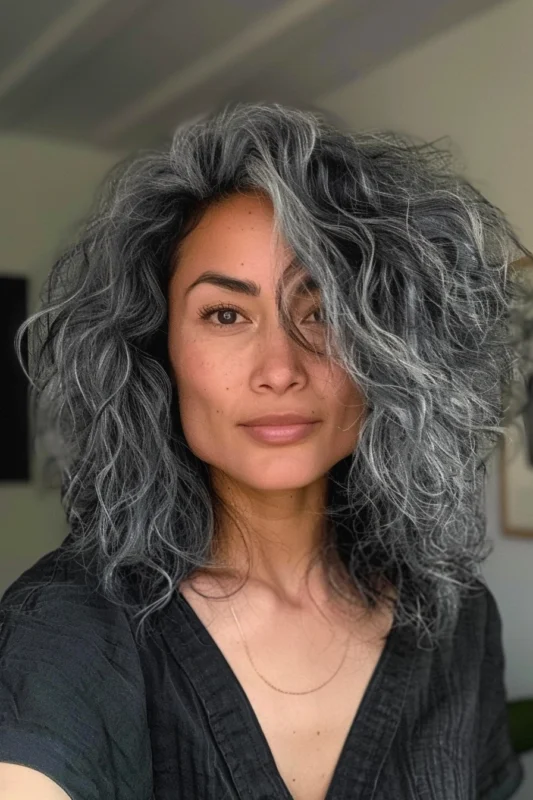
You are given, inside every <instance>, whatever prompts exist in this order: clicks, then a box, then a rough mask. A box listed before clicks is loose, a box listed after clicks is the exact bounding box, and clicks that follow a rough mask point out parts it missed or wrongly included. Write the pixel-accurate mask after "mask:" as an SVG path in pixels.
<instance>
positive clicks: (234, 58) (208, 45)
mask: <svg viewBox="0 0 533 800" xmlns="http://www.w3.org/2000/svg"><path fill="white" fill-rule="evenodd" d="M499 2H503V0H0V130H3V131H11V132H13V131H22V132H25V133H35V134H41V135H45V136H54V137H59V138H62V139H68V140H74V141H78V142H83V143H86V144H93V145H96V146H99V147H103V148H106V149H110V150H117V151H123V150H129V149H131V148H136V147H145V146H147V147H150V146H156V145H157V144H159V143H161V142H162V141H164V140H165V139H166V138H167V137H168V136H169V135H170V134H171V133H172V131H173V129H174V128H175V127H176V126H177V125H179V123H180V122H184V121H185V120H187V119H189V118H191V117H195V116H197V115H200V114H203V113H206V112H208V111H211V110H213V109H214V108H216V107H218V106H220V105H222V104H223V103H225V102H228V101H230V100H262V101H278V102H281V103H284V102H285V103H293V104H295V105H299V106H300V107H305V106H308V107H312V106H313V103H314V101H315V99H316V98H317V97H319V96H320V95H323V94H325V93H326V92H328V91H330V90H331V91H332V90H333V89H336V88H337V87H339V86H341V85H342V84H343V83H346V82H347V81H349V80H353V79H355V78H357V77H358V76H360V75H362V74H364V73H366V72H368V71H369V70H371V69H372V68H374V67H376V66H378V65H379V64H382V63H384V62H386V61H388V60H389V59H390V58H392V57H393V56H394V55H396V54H397V53H399V52H401V51H402V50H405V49H409V48H411V47H413V45H415V44H417V43H419V42H422V41H424V40H425V39H427V38H428V37H430V36H432V35H434V34H436V33H439V32H440V31H444V30H446V29H447V28H449V27H451V26H452V25H455V24H457V23H458V22H460V21H462V20H464V19H466V18H468V17H470V16H472V15H473V14H475V13H479V12H482V11H483V10H485V9H488V8H489V7H491V6H494V5H496V4H497V3H499Z"/></svg>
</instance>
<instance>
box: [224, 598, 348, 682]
mask: <svg viewBox="0 0 533 800" xmlns="http://www.w3.org/2000/svg"><path fill="white" fill-rule="evenodd" d="M229 605H230V608H231V613H232V614H233V618H234V620H235V622H236V623H237V627H238V629H239V633H240V635H241V639H242V641H243V644H244V649H245V650H246V654H247V656H248V658H249V660H250V664H251V665H252V667H253V669H254V671H255V672H256V673H257V674H258V675H259V677H260V678H261V680H263V681H264V682H265V683H267V684H268V685H269V686H270V687H271V688H272V689H275V690H276V692H281V693H282V694H311V693H312V692H317V691H318V690H319V689H321V688H322V687H323V686H325V685H326V684H327V683H330V681H332V680H333V678H334V677H335V675H336V674H337V673H338V672H339V670H340V668H341V667H342V665H343V664H344V662H345V660H346V655H347V653H348V644H349V642H350V639H351V636H348V637H347V639H346V650H345V651H344V656H343V658H342V661H341V663H340V664H339V666H338V667H337V669H336V670H335V672H334V673H333V675H332V676H331V678H328V679H327V681H324V683H321V684H320V686H317V687H316V689H308V690H307V691H305V692H287V691H286V690H285V689H278V687H277V686H274V684H273V683H270V681H268V680H267V679H266V678H265V677H264V675H261V673H260V672H259V671H258V670H257V669H256V666H255V664H254V662H253V660H252V656H251V655H250V651H249V650H248V645H247V644H246V639H245V638H244V634H243V632H242V628H241V626H240V623H239V620H238V619H237V615H236V614H235V610H234V608H233V606H232V605H231V603H230V604H229Z"/></svg>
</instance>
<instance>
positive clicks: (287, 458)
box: [168, 194, 364, 491]
mask: <svg viewBox="0 0 533 800" xmlns="http://www.w3.org/2000/svg"><path fill="white" fill-rule="evenodd" d="M272 226H273V209H272V205H271V201H270V200H269V199H268V198H267V197H264V196H262V195H261V196H257V195H241V194H235V195H232V196H231V198H228V199H225V200H223V201H219V202H217V203H215V204H213V205H211V206H210V207H209V208H208V210H207V211H206V213H205V214H204V216H203V217H202V220H201V222H200V223H199V224H198V225H197V227H195V228H194V230H193V231H192V232H191V233H190V234H188V236H187V237H186V238H185V239H184V240H182V242H181V245H180V258H179V264H178V266H177V269H176V271H175V273H174V276H173V278H172V280H171V282H170V284H169V339H168V347H169V357H170V361H171V365H172V368H173V371H174V376H175V380H176V386H177V390H178V400H179V410H180V416H181V423H182V426H183V431H184V434H185V438H186V440H187V443H188V445H189V447H190V448H191V450H192V451H193V452H194V453H195V454H196V455H197V456H198V457H199V458H201V459H202V460H203V461H205V462H207V463H208V464H210V465H211V467H212V468H214V469H215V470H220V471H221V472H222V473H224V474H225V476H227V477H229V478H230V479H231V480H232V481H235V482H238V483H239V484H242V485H244V486H247V487H250V488H253V489H254V490H257V491H269V490H280V489H295V488H300V487H306V486H309V485H310V484H312V483H313V482H315V481H317V480H318V479H320V478H323V476H324V475H325V474H326V473H327V472H328V471H329V470H330V469H331V467H332V466H333V465H334V464H336V463H337V462H338V461H340V460H341V459H342V458H344V457H345V456H347V455H349V454H350V453H351V452H352V451H353V450H354V448H355V446H356V443H357V439H358V435H359V428H360V425H361V422H362V420H363V414H364V398H363V396H362V394H361V393H360V391H358V389H357V387H356V386H355V385H354V384H353V383H351V381H350V380H349V379H348V376H347V374H346V373H345V372H344V371H343V370H341V369H340V368H339V367H337V366H335V365H332V364H331V363H328V362H327V360H326V358H325V357H320V356H317V355H315V354H313V353H309V352H306V351H305V350H303V349H302V348H301V347H298V345H297V344H296V343H295V342H294V341H293V340H291V339H290V337H289V336H288V335H287V334H286V332H285V331H284V330H283V328H282V327H281V325H280V322H279V318H278V312H277V308H276V282H277V280H278V278H279V277H280V275H281V272H282V271H283V269H284V268H285V267H286V266H287V265H288V264H289V262H290V260H291V254H290V253H288V252H287V249H281V248H280V249H278V251H277V252H272V253H271V237H272ZM206 271H210V272H218V273H222V274H224V275H226V276H230V277H232V278H236V279H240V280H242V281H253V282H254V283H255V284H258V286H259V287H260V293H259V294H258V295H257V296H251V295H249V294H243V293H240V292H236V291H231V290H230V289H227V288H222V287H220V286H216V285H213V284H210V283H207V282H201V283H198V284H197V285H196V286H194V287H193V288H192V289H191V288H190V287H191V284H193V283H194V282H195V281H197V280H198V278H199V277H200V276H201V275H202V273H204V272H206ZM188 290H189V291H188ZM227 304H230V306H233V307H236V308H237V309H238V310H235V308H234V309H231V308H230V309H227V308H226V310H224V308H223V307H224V306H227ZM317 304H319V297H318V295H315V297H314V298H313V297H311V296H309V295H307V296H304V297H303V298H300V299H298V300H295V301H294V304H293V309H294V311H293V317H294V319H295V322H296V323H297V324H298V325H300V329H301V331H302V333H303V334H304V335H305V336H306V337H307V338H308V339H309V340H311V341H313V340H314V341H316V339H317V336H318V337H319V338H320V325H321V323H320V314H319V313H318V314H317ZM217 305H220V306H222V308H219V309H218V310H215V311H214V312H212V313H211V314H210V316H209V317H206V318H204V319H202V318H201V314H202V312H203V311H205V310H206V307H208V306H217ZM291 312H292V309H291ZM317 320H318V321H317ZM217 323H218V324H217ZM322 330H323V329H322ZM289 412H296V413H299V414H304V415H306V416H309V417H312V418H313V419H315V420H317V424H314V425H311V426H307V427H306V429H305V430H306V431H307V433H306V435H305V436H304V438H302V439H300V440H299V441H292V442H285V443H279V442H277V443H267V442H264V441H257V440H256V439H255V438H253V436H252V435H251V434H250V432H249V429H247V428H246V427H243V425H242V423H245V422H247V421H248V420H250V419H251V418H253V417H257V416H260V415H264V414H271V413H279V414H282V413H289ZM339 428H347V429H348V430H345V431H343V430H339Z"/></svg>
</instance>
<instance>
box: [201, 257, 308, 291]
mask: <svg viewBox="0 0 533 800" xmlns="http://www.w3.org/2000/svg"><path fill="white" fill-rule="evenodd" d="M289 267H291V265H289ZM201 283H210V284H212V285H213V286H220V287H221V288H222V289H228V290H229V291H230V292H239V293H240V294H245V295H248V296H249V297H259V295H260V294H261V287H260V286H259V284H258V283H255V282H254V281H246V280H241V279H240V278H232V277H231V276H230V275H225V274H224V273H222V272H214V271H213V270H208V271H207V272H202V274H201V275H199V276H198V278H196V280H195V281H193V282H192V283H191V285H190V286H189V287H188V288H187V289H186V291H185V297H187V295H188V294H189V292H190V291H191V290H192V289H194V287H195V286H198V285H199V284H201ZM318 288H319V287H318V284H317V282H316V281H315V279H314V278H312V277H311V276H307V277H305V278H304V279H303V281H302V285H301V286H299V288H298V294H305V293H306V291H317V290H318Z"/></svg>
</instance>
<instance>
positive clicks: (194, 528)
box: [16, 102, 532, 645]
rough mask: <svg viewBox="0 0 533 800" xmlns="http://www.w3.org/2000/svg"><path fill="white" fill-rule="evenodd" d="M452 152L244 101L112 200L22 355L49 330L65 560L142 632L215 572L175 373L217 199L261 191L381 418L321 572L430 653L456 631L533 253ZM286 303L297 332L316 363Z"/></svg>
mask: <svg viewBox="0 0 533 800" xmlns="http://www.w3.org/2000/svg"><path fill="white" fill-rule="evenodd" d="M439 141H440V140H437V142H432V143H428V142H420V141H415V140H414V139H412V138H411V139H409V138H408V137H407V136H405V135H400V134H398V133H394V132H391V131H388V130H387V131H380V130H367V131H362V132H349V131H344V130H341V129H340V127H339V126H338V125H336V124H335V125H334V124H333V123H332V122H331V120H328V118H327V115H326V114H325V113H322V112H320V111H317V110H314V111H311V110H302V109H296V108H291V107H287V106H283V105H281V104H278V103H270V104H268V103H244V102H238V103H232V104H227V105H224V106H223V107H222V108H218V109H217V110H215V111H214V112H212V113H210V114H209V115H206V116H205V117H203V118H201V119H196V120H194V121H193V122H191V123H189V124H186V125H182V126H181V127H179V128H178V129H177V130H176V131H175V133H174V135H173V137H172V140H171V142H170V143H169V145H168V147H166V148H158V149H150V150H143V151H141V152H137V153H135V154H134V155H133V156H130V157H128V158H127V159H124V160H123V161H121V162H120V163H119V164H118V165H117V166H116V167H115V168H114V169H113V170H112V171H111V172H110V173H109V175H108V176H107V177H106V180H105V181H104V182H103V183H102V184H101V186H100V188H99V191H98V193H97V197H96V198H95V203H94V206H93V208H92V209H91V211H90V214H89V216H88V218H87V219H86V220H84V221H83V225H82V228H81V231H80V232H79V234H78V235H77V240H76V242H75V243H74V244H70V245H68V247H67V248H66V251H65V252H63V253H62V255H61V256H60V257H58V258H57V260H56V261H55V263H54V264H53V266H52V269H51V270H50V272H49V275H48V277H47V279H46V281H45V283H44V287H43V289H42V291H41V295H40V301H41V305H40V307H39V310H38V311H37V312H36V313H34V314H32V315H31V316H29V317H28V318H27V319H26V320H25V321H24V323H23V324H22V325H21V326H20V327H19V329H18V331H17V335H16V348H17V352H18V359H19V362H20V363H21V365H22V366H23V369H24V371H25V372H26V370H25V368H24V363H23V358H22V356H21V353H20V344H21V339H22V336H23V334H24V331H25V330H26V329H27V328H30V327H31V328H32V330H31V336H30V337H29V338H30V346H29V348H28V354H29V358H28V370H29V372H26V375H27V377H28V378H29V380H30V383H31V390H30V394H31V414H32V420H33V430H34V433H33V435H34V436H35V437H36V438H39V437H40V436H43V435H44V436H45V439H46V450H47V453H48V461H47V465H46V467H45V469H46V468H47V467H49V465H50V463H52V464H53V465H56V466H58V467H59V472H60V475H61V480H62V487H61V503H62V506H63V509H64V511H65V513H66V517H67V521H68V523H69V535H68V537H67V539H66V540H65V543H64V547H65V549H66V551H68V553H69V554H71V555H73V556H75V557H79V556H81V557H82V558H83V561H84V563H87V561H88V557H89V556H90V557H91V558H93V559H94V563H95V564H96V570H95V573H96V575H97V576H98V579H99V582H100V585H101V587H102V591H103V593H104V594H105V596H106V597H107V598H108V599H109V600H110V601H111V602H113V603H117V604H119V605H120V606H121V607H123V608H124V609H125V610H127V611H128V612H131V613H132V614H133V618H135V619H137V618H139V617H140V621H139V625H138V626H137V632H136V635H137V636H139V635H140V636H141V638H143V639H144V635H145V625H146V623H147V622H148V621H149V620H151V618H152V615H153V616H154V619H155V615H154V612H156V611H157V610H158V609H160V608H163V607H164V606H166V604H167V603H168V602H169V601H170V600H171V598H172V595H173V593H174V592H175V591H176V587H177V586H179V584H180V582H181V581H182V580H183V579H184V578H185V577H187V575H189V574H190V573H191V571H192V570H193V569H197V568H200V569H203V570H206V571H209V570H211V571H213V572H214V571H216V569H217V563H216V560H215V559H214V557H213V553H214V552H215V550H216V547H215V545H216V541H217V532H218V531H219V520H220V513H221V509H222V506H223V504H222V502H221V499H220V498H219V497H217V495H216V492H215V491H214V489H213V486H212V484H211V481H210V473H209V469H208V467H207V465H206V464H205V463H204V462H203V461H202V460H200V459H199V458H197V457H196V456H195V455H194V453H192V451H191V449H190V448H189V447H188V445H187V442H186V440H185V438H184V435H183V431H182V427H181V423H180V418H179V410H178V399H177V390H176V385H175V381H174V379H173V376H172V371H171V369H170V366H169V358H168V351H167V338H168V315H167V311H168V309H167V305H168V302H167V300H168V294H167V288H168V284H169V281H170V278H171V276H172V271H173V269H176V268H177V269H179V259H175V258H174V254H175V253H176V252H177V251H178V250H179V243H180V241H182V240H183V238H184V237H185V236H186V235H187V233H188V232H190V231H191V230H192V229H193V228H194V226H195V225H196V224H197V222H198V221H199V220H200V219H201V216H202V214H203V212H204V210H205V209H206V208H207V206H208V205H209V204H210V203H212V202H214V201H215V200H216V199H220V198H224V197H227V196H229V195H231V194H232V193H234V192H256V191H261V192H266V193H267V194H268V195H269V197H270V198H271V200H272V203H273V207H274V219H275V230H276V235H279V236H282V237H283V239H284V241H285V242H286V243H288V245H289V246H290V247H291V248H292V250H293V251H294V253H295V254H296V257H297V259H298V261H299V262H300V263H301V264H304V265H305V268H306V270H307V272H308V273H309V274H310V275H311V276H312V277H313V278H314V279H315V281H316V283H317V284H318V286H319V289H320V292H321V299H322V305H323V314H324V319H325V321H326V330H327V336H326V339H325V355H327V357H328V358H330V359H335V360H337V361H338V363H340V364H341V365H342V367H343V368H344V369H345V370H346V372H347V373H348V375H349V376H350V377H351V378H352V379H353V380H354V381H355V382H356V383H357V385H358V386H359V387H360V389H361V391H362V392H363V394H364V396H365V398H366V402H367V407H368V414H367V416H366V418H365V420H364V424H363V425H362V427H361V430H360V436H359V440H358V443H357V446H356V448H355V450H354V452H353V453H352V454H351V455H350V456H349V457H348V458H345V459H343V460H342V461H340V462H339V463H337V464H336V465H335V466H334V467H333V468H332V469H331V471H330V473H329V474H328V498H327V499H328V502H327V507H326V512H325V516H326V519H327V520H328V521H330V522H331V525H330V526H329V528H328V533H327V536H326V537H325V538H324V543H323V546H322V548H321V550H320V552H319V553H318V554H317V558H320V559H321V561H322V562H323V564H324V566H325V568H326V574H327V577H328V581H329V582H330V584H331V588H332V590H333V591H335V592H338V593H339V594H342V593H343V592H344V588H345V585H344V584H343V583H342V581H341V580H340V572H339V570H338V569H337V567H336V565H338V564H341V565H342V568H343V570H344V574H345V575H347V576H348V586H349V588H351V591H352V593H353V596H354V598H355V597H357V598H358V600H359V602H360V601H361V599H362V600H363V602H364V604H365V606H366V607H367V608H368V609H372V608H374V607H375V606H376V604H377V603H378V602H379V601H381V600H383V599H384V598H387V597H388V595H387V594H386V593H385V592H383V591H382V587H383V585H384V584H385V585H386V584H388V585H389V586H393V587H394V589H395V593H396V598H395V623H396V624H397V625H402V626H409V627H410V628H412V630H413V631H414V632H415V633H416V634H418V635H419V636H421V635H425V636H426V637H427V638H428V641H429V643H430V645H431V644H432V643H435V642H437V640H438V639H439V638H440V637H441V636H444V635H446V634H447V632H448V631H449V630H450V629H453V626H454V625H455V622H456V619H457V615H458V612H459V608H460V604H461V599H462V596H463V594H464V593H465V592H467V591H471V590H473V589H474V588H475V585H476V584H477V583H478V581H479V576H480V575H479V565H480V564H481V562H482V561H483V560H484V559H485V558H486V557H487V556H488V555H489V554H490V552H491V551H492V545H491V544H490V542H487V541H486V531H485V520H484V510H483V490H484V484H483V478H484V477H485V470H486V464H485V462H486V460H487V459H488V457H489V456H490V455H491V453H492V451H493V450H494V448H495V447H496V446H497V445H498V443H499V441H500V439H501V437H502V435H503V434H504V431H505V428H504V427H503V423H504V421H506V422H507V423H508V422H509V419H505V414H506V411H507V412H508V408H507V407H506V406H505V401H506V399H509V398H510V397H512V390H513V385H514V383H515V382H516V376H517V374H519V360H518V359H517V356H516V350H515V347H514V344H513V341H512V339H511V337H510V328H509V321H510V319H511V311H512V309H513V308H515V307H516V306H517V304H518V303H519V302H530V300H531V298H530V296H528V293H527V287H526V285H525V283H523V282H522V281H521V278H520V275H519V273H518V271H515V270H513V269H512V268H511V265H512V264H513V261H514V260H515V259H516V257H517V256H518V255H519V254H522V255H525V256H527V257H532V254H531V252H530V251H529V250H527V248H526V247H525V246H524V245H523V244H521V243H520V241H519V240H518V238H517V235H516V233H515V232H514V231H513V229H512V228H511V226H510V224H509V223H508V221H507V219H506V217H505V215H504V214H503V212H502V211H500V210H499V209H498V208H496V207H495V206H494V205H492V204H491V203H490V202H489V201H488V200H487V199H486V198H485V197H483V196H482V195H481V194H480V193H479V191H477V190H476V189H475V188H474V187H473V186H472V185H471V183H469V182H468V181H467V180H466V179H465V178H464V177H462V176H460V174H459V173H458V172H457V171H456V170H455V169H454V167H453V159H452V156H451V154H450V153H449V152H448V151H446V150H445V149H441V148H440V147H439V146H438V142H439ZM45 292H47V296H46V298H45V297H44V293H45ZM287 297H288V295H287V294H286V293H282V295H281V297H280V298H279V306H278V307H279V309H280V312H281V317H282V324H283V325H284V326H285V328H286V330H287V333H288V335H289V336H291V337H292V338H293V339H294V340H295V341H298V342H299V344H300V345H301V346H302V347H306V346H308V345H306V342H305V341H302V340H301V337H300V336H299V334H298V330H297V329H295V328H294V326H293V324H292V322H291V318H290V313H289V312H288V305H287ZM42 320H45V321H46V322H47V324H48V331H47V334H46V336H45V337H44V340H43V338H42V337H40V336H39V335H38V332H39V328H38V327H37V328H36V329H35V330H34V328H33V326H36V325H37V323H39V322H41V321H42ZM507 416H508V415H507ZM348 594H349V592H348Z"/></svg>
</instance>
